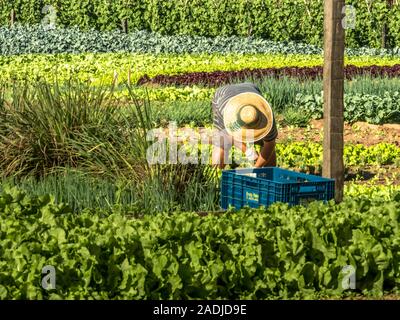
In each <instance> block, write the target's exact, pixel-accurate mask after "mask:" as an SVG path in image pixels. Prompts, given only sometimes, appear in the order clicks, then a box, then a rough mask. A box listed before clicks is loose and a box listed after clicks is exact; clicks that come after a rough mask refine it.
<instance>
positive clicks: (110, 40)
mask: <svg viewBox="0 0 400 320" xmlns="http://www.w3.org/2000/svg"><path fill="white" fill-rule="evenodd" d="M85 52H131V53H153V54H157V53H174V54H182V53H234V52H235V53H246V54H248V53H264V54H265V53H267V54H322V49H321V48H320V47H317V46H314V45H308V44H305V43H299V42H294V41H281V42H277V41H271V40H265V39H260V38H254V37H238V36H230V37H226V36H225V37H224V36H218V37H202V36H190V35H183V34H182V35H162V34H159V33H155V32H148V31H134V32H131V33H124V32H121V31H119V30H114V31H98V30H95V29H91V30H88V31H82V30H80V29H79V28H77V27H71V28H59V27H57V28H55V29H50V30H49V29H46V28H45V27H44V26H42V25H33V26H27V25H18V24H17V25H14V26H13V27H0V54H1V55H15V54H27V53H85ZM346 53H347V54H348V55H352V56H361V55H369V56H375V55H377V56H384V55H400V48H394V49H376V48H346Z"/></svg>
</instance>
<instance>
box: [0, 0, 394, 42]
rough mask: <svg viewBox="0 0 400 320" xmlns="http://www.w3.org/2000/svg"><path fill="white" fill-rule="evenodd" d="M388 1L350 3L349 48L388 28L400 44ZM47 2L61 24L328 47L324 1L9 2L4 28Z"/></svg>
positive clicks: (390, 38)
mask: <svg viewBox="0 0 400 320" xmlns="http://www.w3.org/2000/svg"><path fill="white" fill-rule="evenodd" d="M389 3H390V2H388V1H386V0H374V1H357V0H348V1H347V2H346V4H348V5H350V4H351V5H353V6H354V7H355V9H356V16H357V17H356V19H357V20H356V23H357V27H356V28H354V29H349V30H347V32H346V45H347V46H349V47H362V46H370V47H377V48H379V47H381V42H382V39H381V37H382V29H383V24H384V23H385V22H386V24H387V44H386V45H387V46H390V47H394V46H400V38H399V32H398V29H399V28H398V26H399V21H400V18H399V17H400V15H399V12H400V6H399V4H398V3H393V2H392V5H390V4H389ZM45 4H48V5H52V6H54V8H55V9H56V12H57V20H56V24H57V25H59V26H67V27H69V26H78V27H80V28H82V29H86V30H87V29H91V28H94V29H96V30H115V29H122V23H121V22H122V20H123V19H126V20H127V22H128V26H129V29H130V30H131V31H133V30H149V31H155V32H159V33H161V34H167V35H171V34H184V35H201V36H207V37H218V36H232V35H238V36H254V37H256V38H264V39H269V40H275V41H289V40H294V41H303V42H306V43H311V44H314V45H315V44H317V45H322V40H323V1H322V0H314V1H298V0H252V1H248V0H219V1H218V3H216V2H215V0H185V1H181V0H173V1H165V0H141V1H133V0H113V1H104V0H80V1H75V0H47V1H46V2H43V1H42V0H29V1H28V0H3V1H2V5H1V7H0V24H1V25H8V24H9V17H10V11H11V9H12V8H14V9H15V11H16V15H17V21H18V22H20V23H23V24H36V23H40V22H41V21H42V20H43V18H44V17H45V15H44V14H42V13H41V10H42V8H43V6H44V5H45Z"/></svg>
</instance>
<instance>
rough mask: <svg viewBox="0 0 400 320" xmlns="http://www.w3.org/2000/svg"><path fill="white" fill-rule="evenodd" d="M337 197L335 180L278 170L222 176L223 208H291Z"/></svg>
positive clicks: (262, 170) (261, 169)
mask: <svg viewBox="0 0 400 320" xmlns="http://www.w3.org/2000/svg"><path fill="white" fill-rule="evenodd" d="M334 197H335V180H333V179H326V178H322V177H319V176H315V175H310V174H305V173H298V172H294V171H289V170H284V169H280V168H276V167H271V168H257V169H238V170H225V171H223V172H222V182H221V207H222V208H223V209H228V207H229V206H233V207H235V208H236V209H240V208H242V207H244V206H249V207H251V208H258V207H261V206H265V207H267V206H269V205H271V204H272V203H274V202H285V203H288V204H290V205H298V204H307V203H309V202H311V201H314V200H324V201H328V200H331V199H333V198H334Z"/></svg>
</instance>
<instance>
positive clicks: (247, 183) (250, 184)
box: [244, 181, 258, 188]
mask: <svg viewBox="0 0 400 320" xmlns="http://www.w3.org/2000/svg"><path fill="white" fill-rule="evenodd" d="M244 185H245V186H246V187H253V188H257V187H258V183H257V182H251V181H244Z"/></svg>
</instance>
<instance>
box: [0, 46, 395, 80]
mask: <svg viewBox="0 0 400 320" xmlns="http://www.w3.org/2000/svg"><path fill="white" fill-rule="evenodd" d="M322 64H323V57H322V56H321V55H300V54H295V55H293V54H289V55H283V54H233V53H232V54H198V55H197V54H181V55H172V54H159V55H153V54H129V53H104V54H95V53H88V54H58V55H47V54H38V55H34V54H28V55H16V56H1V57H0V77H1V79H4V80H9V79H21V80H30V81H36V80H37V79H38V78H41V79H43V80H47V81H54V80H55V79H58V80H59V81H65V80H68V79H70V78H72V77H74V78H75V79H76V80H82V81H90V82H91V83H92V84H100V83H107V84H109V83H112V82H113V80H115V81H117V82H118V83H127V82H129V83H131V84H136V83H137V82H138V81H139V79H141V78H142V77H143V76H147V77H150V78H152V77H155V76H158V75H177V74H184V73H188V72H213V71H240V70H245V69H260V68H263V69H266V68H287V67H317V66H322ZM345 64H346V65H352V66H355V67H368V66H378V67H379V66H380V67H395V68H396V65H399V64H400V57H397V56H384V57H376V56H349V57H346V59H345ZM388 72H390V70H388ZM366 73H368V72H366ZM382 75H384V72H383V73H382Z"/></svg>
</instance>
